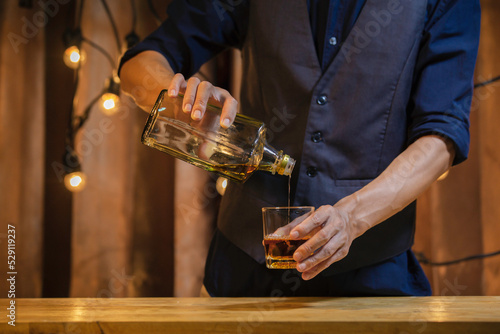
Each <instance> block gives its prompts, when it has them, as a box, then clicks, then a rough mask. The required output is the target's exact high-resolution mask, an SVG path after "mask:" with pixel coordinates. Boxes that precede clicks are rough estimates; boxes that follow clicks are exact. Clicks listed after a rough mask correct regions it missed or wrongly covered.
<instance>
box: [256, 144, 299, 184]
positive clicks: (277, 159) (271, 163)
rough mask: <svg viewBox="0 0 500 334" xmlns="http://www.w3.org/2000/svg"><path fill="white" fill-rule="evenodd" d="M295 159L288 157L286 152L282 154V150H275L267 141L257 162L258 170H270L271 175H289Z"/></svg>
mask: <svg viewBox="0 0 500 334" xmlns="http://www.w3.org/2000/svg"><path fill="white" fill-rule="evenodd" d="M294 166H295V160H294V159H292V158H290V156H289V155H288V154H283V151H277V150H276V149H274V148H273V147H271V146H269V145H268V144H267V143H266V144H265V145H264V152H263V155H262V160H261V162H260V164H259V168H258V169H259V170H265V171H268V172H271V173H272V174H273V175H274V174H275V173H278V174H279V175H286V176H289V175H291V174H292V171H293V167H294Z"/></svg>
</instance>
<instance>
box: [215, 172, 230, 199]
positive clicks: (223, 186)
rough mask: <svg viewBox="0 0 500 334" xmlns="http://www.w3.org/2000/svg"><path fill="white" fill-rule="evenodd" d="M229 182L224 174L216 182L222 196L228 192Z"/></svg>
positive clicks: (216, 187)
mask: <svg viewBox="0 0 500 334" xmlns="http://www.w3.org/2000/svg"><path fill="white" fill-rule="evenodd" d="M227 182H228V181H227V179H226V178H225V177H222V176H220V177H219V178H218V179H217V181H216V182H215V189H217V192H218V193H219V194H220V195H221V196H224V193H225V192H226V188H227Z"/></svg>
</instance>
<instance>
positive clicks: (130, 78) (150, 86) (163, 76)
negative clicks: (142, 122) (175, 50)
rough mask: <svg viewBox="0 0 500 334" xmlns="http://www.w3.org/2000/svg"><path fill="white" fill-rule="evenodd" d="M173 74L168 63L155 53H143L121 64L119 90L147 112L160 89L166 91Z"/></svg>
mask: <svg viewBox="0 0 500 334" xmlns="http://www.w3.org/2000/svg"><path fill="white" fill-rule="evenodd" d="M173 76H174V72H173V70H172V68H171V67H170V64H169V63H168V61H167V60H166V59H165V57H163V55H161V54H160V53H158V52H156V51H144V52H141V53H139V54H138V55H137V56H135V57H133V58H131V59H130V60H128V61H127V62H126V63H125V64H123V66H122V68H121V71H120V78H121V86H122V87H121V88H122V91H123V92H125V93H126V94H127V95H129V96H131V97H132V98H133V99H134V101H135V102H136V104H137V105H138V106H139V107H141V108H142V109H144V110H146V111H149V110H150V109H151V107H152V106H153V105H154V103H155V101H156V99H157V97H158V95H159V94H160V92H161V90H162V89H166V88H167V87H168V86H169V85H170V82H171V81H172V78H173Z"/></svg>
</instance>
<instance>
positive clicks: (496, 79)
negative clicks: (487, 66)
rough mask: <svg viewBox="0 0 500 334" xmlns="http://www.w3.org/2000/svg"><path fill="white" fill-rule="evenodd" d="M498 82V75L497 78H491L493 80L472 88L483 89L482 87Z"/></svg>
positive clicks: (499, 78) (499, 77)
mask: <svg viewBox="0 0 500 334" xmlns="http://www.w3.org/2000/svg"><path fill="white" fill-rule="evenodd" d="M499 80H500V75H499V76H498V77H495V78H493V79H490V80H486V81H483V82H480V83H477V84H475V85H474V88H480V87H484V86H487V85H489V84H492V83H494V82H497V81H499Z"/></svg>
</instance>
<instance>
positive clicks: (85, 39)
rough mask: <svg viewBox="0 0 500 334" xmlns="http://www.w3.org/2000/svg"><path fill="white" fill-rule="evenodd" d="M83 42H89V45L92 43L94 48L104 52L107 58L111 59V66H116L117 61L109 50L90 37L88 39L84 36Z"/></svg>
mask: <svg viewBox="0 0 500 334" xmlns="http://www.w3.org/2000/svg"><path fill="white" fill-rule="evenodd" d="M82 42H85V43H87V44H88V45H90V46H91V47H93V48H94V49H96V50H97V51H99V52H100V53H102V54H103V55H104V56H105V57H106V59H107V60H108V61H109V64H110V65H111V68H113V69H114V68H116V63H115V61H114V60H113V57H111V55H110V54H109V52H107V51H106V50H105V49H104V48H103V47H102V46H100V45H98V44H96V43H95V42H92V41H91V40H90V39H87V38H85V37H83V38H82Z"/></svg>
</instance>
